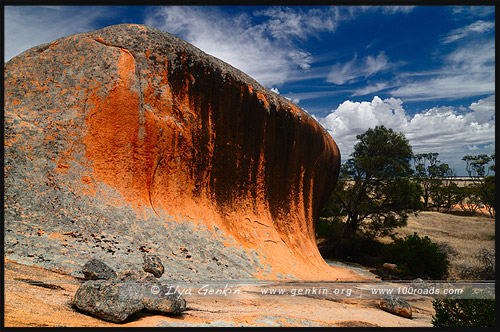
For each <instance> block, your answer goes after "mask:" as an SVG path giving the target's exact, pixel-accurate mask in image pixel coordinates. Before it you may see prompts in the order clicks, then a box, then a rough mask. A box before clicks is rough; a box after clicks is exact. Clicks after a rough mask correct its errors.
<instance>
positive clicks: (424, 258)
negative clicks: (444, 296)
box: [390, 233, 449, 280]
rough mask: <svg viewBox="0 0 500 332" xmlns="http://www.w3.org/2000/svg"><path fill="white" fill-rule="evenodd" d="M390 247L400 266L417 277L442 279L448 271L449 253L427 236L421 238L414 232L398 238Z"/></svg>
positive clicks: (395, 260)
mask: <svg viewBox="0 0 500 332" xmlns="http://www.w3.org/2000/svg"><path fill="white" fill-rule="evenodd" d="M390 247H391V249H390V251H391V253H392V258H393V259H394V262H395V263H396V264H397V265H398V268H399V269H400V270H402V271H405V272H409V273H410V274H412V275H413V276H415V277H420V278H430V279H434V280H440V279H443V278H444V277H445V276H446V274H447V272H448V265H449V261H448V258H447V254H446V253H445V252H441V251H440V250H439V246H438V244H436V243H434V242H432V241H431V239H429V238H428V237H427V236H425V237H423V238H421V237H419V236H418V235H417V233H414V234H413V235H408V236H407V237H405V238H397V239H394V242H392V243H391V245H390Z"/></svg>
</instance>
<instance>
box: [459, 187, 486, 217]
mask: <svg viewBox="0 0 500 332" xmlns="http://www.w3.org/2000/svg"><path fill="white" fill-rule="evenodd" d="M457 193H458V197H460V201H459V202H458V205H459V206H460V208H461V209H462V210H463V211H465V212H467V213H468V214H470V215H471V216H472V215H474V213H476V211H477V209H478V208H479V206H480V205H481V191H480V190H479V188H478V187H477V186H476V185H474V184H472V185H469V186H466V187H461V188H458V189H457Z"/></svg>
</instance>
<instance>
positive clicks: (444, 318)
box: [432, 299, 495, 327]
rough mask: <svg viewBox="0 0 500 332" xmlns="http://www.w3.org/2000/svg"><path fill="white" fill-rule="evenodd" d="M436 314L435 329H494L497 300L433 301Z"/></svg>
mask: <svg viewBox="0 0 500 332" xmlns="http://www.w3.org/2000/svg"><path fill="white" fill-rule="evenodd" d="M432 306H433V307H434V310H435V311H436V314H435V315H433V316H432V325H433V326H434V327H492V326H495V300H492V299H436V300H434V301H432Z"/></svg>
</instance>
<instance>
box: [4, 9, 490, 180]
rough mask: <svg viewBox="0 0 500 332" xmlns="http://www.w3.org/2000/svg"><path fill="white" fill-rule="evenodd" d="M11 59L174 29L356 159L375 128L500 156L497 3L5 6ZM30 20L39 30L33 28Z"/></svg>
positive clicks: (446, 153)
mask: <svg viewBox="0 0 500 332" xmlns="http://www.w3.org/2000/svg"><path fill="white" fill-rule="evenodd" d="M4 9H5V61H8V60H9V59H10V58H12V57H13V56H15V55H17V54H19V53H21V52H23V51H25V50H27V49H29V48H31V47H33V46H36V45H39V44H41V43H45V42H50V41H52V40H55V39H57V38H59V37H63V36H69V35H72V34H75V33H80V32H86V31H90V30H95V29H100V28H103V27H105V26H108V25H112V24H118V23H141V24H148V25H151V26H154V27H157V28H160V29H162V30H164V31H167V32H170V33H172V34H174V35H176V36H178V37H180V38H182V39H184V40H186V41H188V42H190V43H192V44H193V45H195V46H197V47H198V48H200V49H201V50H203V51H205V52H206V53H209V54H211V55H214V56H216V57H218V58H220V59H222V60H224V61H226V62H228V63H229V64H231V65H233V66H234V67H236V68H238V69H241V70H242V71H244V72H245V73H247V74H249V75H250V76H252V77H253V78H254V79H256V80H257V81H258V82H260V83H261V84H263V85H264V86H266V87H267V88H269V89H272V90H274V91H275V92H278V93H280V94H282V95H283V96H285V97H287V98H289V99H291V100H292V101H294V102H295V103H297V104H298V105H299V106H300V107H302V108H303V109H305V110H306V111H307V112H309V114H311V115H313V116H314V117H315V118H316V119H317V120H318V121H319V122H320V123H321V124H322V125H323V126H324V127H325V128H326V129H327V130H328V131H329V132H330V134H331V135H332V137H333V138H334V139H335V141H336V142H337V144H338V145H339V148H340V150H341V154H342V159H343V160H346V159H347V158H348V157H349V155H350V154H351V153H352V151H353V146H354V144H355V143H356V142H357V139H356V135H358V134H361V133H363V132H365V131H366V130H367V129H368V128H373V127H374V126H376V125H385V126H386V127H390V128H392V129H394V130H395V131H396V132H402V133H404V134H405V136H406V137H407V138H408V139H409V140H410V144H411V145H412V147H413V151H414V152H415V153H424V152H438V153H439V158H440V160H441V161H442V162H445V163H448V164H449V165H450V166H451V167H453V168H454V169H455V170H456V173H457V175H466V172H465V163H464V162H463V161H461V159H462V157H463V156H465V155H468V154H473V155H476V154H483V153H486V154H491V153H493V152H494V150H495V51H494V49H495V7H494V6H363V7H358V6H320V7H307V6H201V7H196V6H170V7H153V6H144V7H141V6H133V7H129V6H99V7H95V6H94V7H92V6H6V7H4ZM27 22H29V23H28V24H27Z"/></svg>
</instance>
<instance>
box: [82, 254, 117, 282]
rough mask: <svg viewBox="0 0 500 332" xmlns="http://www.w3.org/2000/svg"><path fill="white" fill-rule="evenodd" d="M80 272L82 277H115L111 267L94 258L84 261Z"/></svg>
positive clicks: (95, 278) (92, 278)
mask: <svg viewBox="0 0 500 332" xmlns="http://www.w3.org/2000/svg"><path fill="white" fill-rule="evenodd" d="M82 273H83V276H84V278H85V279H89V280H98V279H113V278H116V272H115V271H113V269H112V268H110V267H109V266H107V265H106V264H105V263H103V262H101V261H100V260H98V259H94V258H92V259H90V260H89V261H88V262H87V263H85V265H84V266H83V269H82Z"/></svg>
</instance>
